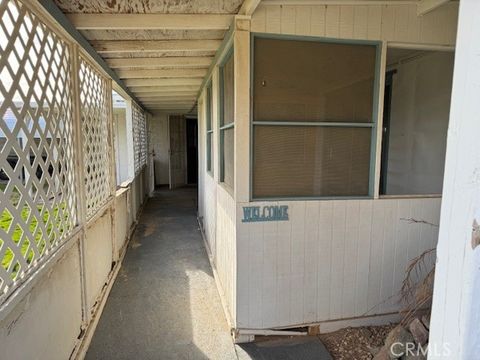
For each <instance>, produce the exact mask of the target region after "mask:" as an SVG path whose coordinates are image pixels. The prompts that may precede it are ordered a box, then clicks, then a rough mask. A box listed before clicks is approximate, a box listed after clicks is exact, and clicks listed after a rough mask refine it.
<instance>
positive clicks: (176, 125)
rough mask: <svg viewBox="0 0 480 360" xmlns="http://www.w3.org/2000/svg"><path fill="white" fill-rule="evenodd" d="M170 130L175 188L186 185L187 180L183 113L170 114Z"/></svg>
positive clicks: (172, 174)
mask: <svg viewBox="0 0 480 360" xmlns="http://www.w3.org/2000/svg"><path fill="white" fill-rule="evenodd" d="M168 130H169V134H170V149H169V155H170V160H169V174H170V189H175V188H177V187H180V186H183V185H185V184H186V180H187V179H186V178H187V173H186V156H187V153H186V146H187V145H186V129H185V118H184V117H183V116H181V115H171V116H169V118H168Z"/></svg>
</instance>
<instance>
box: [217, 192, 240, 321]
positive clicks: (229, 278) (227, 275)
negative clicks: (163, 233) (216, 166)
mask: <svg viewBox="0 0 480 360" xmlns="http://www.w3.org/2000/svg"><path fill="white" fill-rule="evenodd" d="M216 207H217V209H216V241H215V258H214V261H215V267H216V270H217V273H218V276H219V280H220V283H221V286H222V290H223V293H224V294H223V295H224V297H225V300H226V302H227V306H228V311H229V312H230V315H231V318H232V319H233V318H234V314H235V311H234V310H235V264H236V260H235V259H236V250H235V238H236V236H235V219H236V214H235V213H236V208H235V202H234V200H233V198H232V196H231V195H230V194H229V193H228V192H227V191H226V190H225V189H224V188H223V187H221V186H217V203H216Z"/></svg>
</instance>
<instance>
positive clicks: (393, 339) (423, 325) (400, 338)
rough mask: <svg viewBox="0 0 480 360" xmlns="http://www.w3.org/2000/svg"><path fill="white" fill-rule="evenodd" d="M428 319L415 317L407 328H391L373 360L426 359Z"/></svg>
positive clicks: (427, 317) (401, 326)
mask: <svg viewBox="0 0 480 360" xmlns="http://www.w3.org/2000/svg"><path fill="white" fill-rule="evenodd" d="M429 323H430V317H429V316H422V317H415V318H414V319H413V320H412V321H410V323H409V324H408V326H403V325H402V324H399V325H397V326H396V327H395V328H393V329H392V330H391V331H390V333H389V334H388V336H387V337H386V339H385V344H384V345H383V347H382V348H381V349H380V351H379V352H378V354H376V355H375V357H374V358H373V359H374V360H393V359H401V360H410V359H412V360H413V359H417V360H424V359H426V358H427V356H426V350H427V348H428V335H429V330H428V329H429V328H430V324H429Z"/></svg>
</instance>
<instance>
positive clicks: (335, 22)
mask: <svg viewBox="0 0 480 360" xmlns="http://www.w3.org/2000/svg"><path fill="white" fill-rule="evenodd" d="M457 17H458V3H454V2H452V3H450V4H447V5H444V6H441V7H439V8H438V9H436V10H434V11H432V12H430V13H428V14H426V15H424V16H417V7H416V5H414V4H411V5H408V4H407V5H365V6H358V5H316V6H302V5H298V6H281V5H276V6H274V5H268V6H267V5H261V6H259V8H258V9H257V11H256V12H255V13H254V14H253V17H252V23H251V31H252V32H267V33H277V34H291V35H304V36H320V37H329V38H339V39H362V40H388V41H393V42H409V43H417V44H438V45H453V44H454V43H455V36H456V29H457Z"/></svg>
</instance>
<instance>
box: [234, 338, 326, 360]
mask: <svg viewBox="0 0 480 360" xmlns="http://www.w3.org/2000/svg"><path fill="white" fill-rule="evenodd" d="M236 349H237V354H238V359H239V360H314V359H315V360H332V357H331V355H330V353H329V352H328V351H327V349H326V348H325V346H324V345H323V344H322V342H321V341H320V339H319V338H318V337H316V336H305V337H303V336H302V337H292V338H278V339H275V340H265V341H259V342H254V343H247V344H240V345H236Z"/></svg>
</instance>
